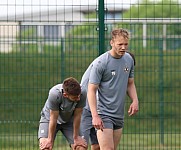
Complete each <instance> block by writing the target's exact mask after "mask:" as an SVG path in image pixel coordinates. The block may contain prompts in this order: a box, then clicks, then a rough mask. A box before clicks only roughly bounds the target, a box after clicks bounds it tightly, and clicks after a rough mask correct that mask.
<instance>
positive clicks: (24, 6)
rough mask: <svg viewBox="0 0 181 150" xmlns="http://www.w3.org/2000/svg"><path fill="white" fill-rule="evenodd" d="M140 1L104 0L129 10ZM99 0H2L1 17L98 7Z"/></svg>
mask: <svg viewBox="0 0 181 150" xmlns="http://www.w3.org/2000/svg"><path fill="white" fill-rule="evenodd" d="M138 1H139V0H104V3H106V4H108V5H109V6H111V5H112V6H114V7H115V6H120V7H123V8H129V7H130V5H131V4H135V3H136V2H138ZM97 4H98V0H0V10H1V13H0V16H8V15H16V14H22V13H33V12H38V11H44V10H52V9H61V8H64V7H65V6H66V7H72V6H77V7H80V6H83V5H97Z"/></svg>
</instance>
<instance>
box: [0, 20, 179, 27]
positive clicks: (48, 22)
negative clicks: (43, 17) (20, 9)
mask: <svg viewBox="0 0 181 150" xmlns="http://www.w3.org/2000/svg"><path fill="white" fill-rule="evenodd" d="M98 21H99V20H98V18H89V19H86V18H84V19H80V20H76V21H72V20H66V21H64V20H60V21H31V20H24V21H16V20H14V21H13V22H12V21H11V22H10V21H0V25H5V24H7V25H10V24H12V25H14V24H15V23H18V24H21V25H71V24H74V25H75V24H82V23H87V22H88V23H95V22H98ZM104 22H105V23H107V24H109V23H142V24H147V23H162V24H164V23H167V24H169V23H181V18H121V19H107V18H105V21H104Z"/></svg>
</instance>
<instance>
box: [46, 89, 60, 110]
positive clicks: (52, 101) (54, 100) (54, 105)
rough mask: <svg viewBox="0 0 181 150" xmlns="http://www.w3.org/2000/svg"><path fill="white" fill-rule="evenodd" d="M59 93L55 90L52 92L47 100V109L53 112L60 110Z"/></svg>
mask: <svg viewBox="0 0 181 150" xmlns="http://www.w3.org/2000/svg"><path fill="white" fill-rule="evenodd" d="M58 100H59V96H58V92H56V91H55V90H50V92H49V95H48V99H47V107H48V108H49V109H51V110H59V104H60V102H59V101H58Z"/></svg>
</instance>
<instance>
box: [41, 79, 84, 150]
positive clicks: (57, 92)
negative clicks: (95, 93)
mask: <svg viewBox="0 0 181 150" xmlns="http://www.w3.org/2000/svg"><path fill="white" fill-rule="evenodd" d="M85 101H86V92H85V91H83V90H82V91H81V87H80V84H79V83H78V81H77V80H76V79H74V78H72V77H70V78H67V79H65V80H64V81H63V84H57V85H55V86H54V87H52V88H51V89H50V91H49V95H48V99H47V101H46V103H45V105H44V107H43V109H42V111H41V119H40V124H39V131H38V139H39V148H40V149H41V150H52V149H53V144H54V140H55V137H56V134H57V132H58V131H59V130H60V131H61V132H62V133H63V135H64V136H65V138H66V139H67V141H68V142H69V144H70V146H71V148H72V149H76V148H78V147H79V146H81V148H85V149H86V148H87V143H86V141H85V140H84V139H83V138H82V137H80V136H79V127H80V119H81V114H82V108H83V107H84V106H85Z"/></svg>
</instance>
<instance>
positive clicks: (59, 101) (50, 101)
mask: <svg viewBox="0 0 181 150" xmlns="http://www.w3.org/2000/svg"><path fill="white" fill-rule="evenodd" d="M62 89H63V87H62V84H57V85H55V86H54V87H52V88H51V89H50V91H49V95H48V98H47V101H46V103H45V105H44V107H43V109H42V111H41V115H42V116H44V117H45V118H46V120H48V121H49V119H50V110H55V111H56V110H57V111H59V117H58V120H57V123H58V124H62V123H66V122H68V121H70V120H71V119H72V118H73V114H74V110H75V108H83V107H84V106H85V101H86V92H85V91H83V90H82V91H81V96H80V101H78V102H73V101H70V100H69V99H68V98H65V97H63V90H62ZM40 122H43V117H42V119H41V120H40Z"/></svg>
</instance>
